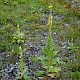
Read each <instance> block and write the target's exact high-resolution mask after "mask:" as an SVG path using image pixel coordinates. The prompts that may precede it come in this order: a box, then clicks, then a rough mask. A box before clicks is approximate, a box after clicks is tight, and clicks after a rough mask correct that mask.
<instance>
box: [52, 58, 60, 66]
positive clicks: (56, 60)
mask: <svg viewBox="0 0 80 80" xmlns="http://www.w3.org/2000/svg"><path fill="white" fill-rule="evenodd" d="M59 60H60V58H59V57H56V58H54V59H53V60H52V61H51V64H52V65H53V64H56V63H57V62H59Z"/></svg>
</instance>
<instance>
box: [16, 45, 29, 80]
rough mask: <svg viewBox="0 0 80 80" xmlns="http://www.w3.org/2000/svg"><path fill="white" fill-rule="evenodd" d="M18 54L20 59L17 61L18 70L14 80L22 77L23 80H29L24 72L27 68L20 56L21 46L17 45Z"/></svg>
mask: <svg viewBox="0 0 80 80" xmlns="http://www.w3.org/2000/svg"><path fill="white" fill-rule="evenodd" d="M19 55H20V61H19V70H20V71H19V72H18V73H17V75H16V80H19V79H21V80H22V79H24V80H30V78H29V77H28V76H27V74H26V72H27V70H28V68H27V67H26V66H25V64H24V61H23V56H22V48H21V46H20V47H19Z"/></svg>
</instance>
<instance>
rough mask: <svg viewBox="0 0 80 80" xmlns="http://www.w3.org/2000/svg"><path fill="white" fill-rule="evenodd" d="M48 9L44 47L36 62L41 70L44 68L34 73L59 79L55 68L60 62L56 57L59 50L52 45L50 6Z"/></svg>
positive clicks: (58, 69)
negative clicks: (39, 64)
mask: <svg viewBox="0 0 80 80" xmlns="http://www.w3.org/2000/svg"><path fill="white" fill-rule="evenodd" d="M49 8H50V15H49V21H48V24H47V25H48V37H47V40H46V46H45V47H44V48H43V49H42V55H41V56H39V57H38V60H39V61H40V62H41V64H42V68H44V69H45V70H44V71H36V72H35V75H36V76H41V75H42V74H43V75H45V76H46V77H51V78H55V77H59V71H60V70H61V68H60V67H58V66H57V67H56V65H57V63H58V62H59V61H60V58H59V57H57V56H56V55H57V53H58V52H59V50H57V48H56V45H54V46H53V45H52V44H53V40H52V31H51V28H52V5H50V6H49Z"/></svg>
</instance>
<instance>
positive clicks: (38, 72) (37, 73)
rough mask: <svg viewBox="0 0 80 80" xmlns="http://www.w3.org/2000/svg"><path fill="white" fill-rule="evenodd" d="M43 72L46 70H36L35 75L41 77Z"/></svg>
mask: <svg viewBox="0 0 80 80" xmlns="http://www.w3.org/2000/svg"><path fill="white" fill-rule="evenodd" d="M43 73H44V71H36V72H35V73H34V75H35V76H36V77H39V76H41V75H42V74H43Z"/></svg>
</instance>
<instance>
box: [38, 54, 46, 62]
mask: <svg viewBox="0 0 80 80" xmlns="http://www.w3.org/2000/svg"><path fill="white" fill-rule="evenodd" d="M45 59H46V57H45V56H44V55H41V56H39V57H38V60H41V61H42V60H45Z"/></svg>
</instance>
